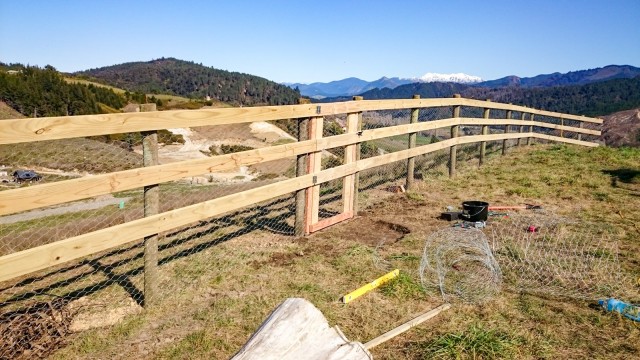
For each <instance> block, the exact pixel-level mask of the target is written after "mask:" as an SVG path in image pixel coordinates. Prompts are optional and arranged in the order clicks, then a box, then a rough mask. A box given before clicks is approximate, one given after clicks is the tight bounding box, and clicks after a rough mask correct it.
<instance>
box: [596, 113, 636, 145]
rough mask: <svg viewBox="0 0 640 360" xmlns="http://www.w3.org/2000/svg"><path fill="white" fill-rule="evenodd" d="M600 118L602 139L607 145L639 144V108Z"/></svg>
mask: <svg viewBox="0 0 640 360" xmlns="http://www.w3.org/2000/svg"><path fill="white" fill-rule="evenodd" d="M602 118H603V119H604V123H603V124H602V139H603V140H604V142H605V144H607V146H616V147H618V146H640V108H638V109H633V110H627V111H620V112H617V113H614V114H611V115H607V116H603V117H602Z"/></svg>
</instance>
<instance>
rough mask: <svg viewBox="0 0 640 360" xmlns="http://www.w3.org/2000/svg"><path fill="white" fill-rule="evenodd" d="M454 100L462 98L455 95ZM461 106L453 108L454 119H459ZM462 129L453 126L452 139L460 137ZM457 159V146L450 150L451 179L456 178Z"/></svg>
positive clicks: (452, 146)
mask: <svg viewBox="0 0 640 360" xmlns="http://www.w3.org/2000/svg"><path fill="white" fill-rule="evenodd" d="M453 97H454V98H456V99H459V98H460V94H454V95H453ZM460 108H461V106H460V105H456V106H454V107H453V117H454V118H459V117H460ZM459 128H460V126H458V125H453V126H452V127H451V138H452V139H453V138H457V137H458V129H459ZM457 157H458V147H457V145H451V148H450V149H449V177H455V176H456V161H457Z"/></svg>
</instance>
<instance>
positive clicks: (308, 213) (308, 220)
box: [304, 116, 324, 234]
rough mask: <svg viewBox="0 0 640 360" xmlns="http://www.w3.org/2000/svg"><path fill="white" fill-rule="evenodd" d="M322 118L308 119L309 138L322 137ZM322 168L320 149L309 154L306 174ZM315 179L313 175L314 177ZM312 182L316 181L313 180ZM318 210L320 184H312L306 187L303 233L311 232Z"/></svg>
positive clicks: (316, 220)
mask: <svg viewBox="0 0 640 360" xmlns="http://www.w3.org/2000/svg"><path fill="white" fill-rule="evenodd" d="M323 122H324V119H323V118H322V117H321V116H320V117H312V118H310V119H309V124H308V130H309V140H317V139H320V138H322V128H323ZM321 169H322V151H316V152H313V153H311V154H309V159H308V161H307V174H313V173H317V172H319V171H320V170H321ZM314 179H315V177H314ZM314 184H316V182H315V181H314ZM319 211H320V184H317V185H313V186H312V187H310V188H308V189H307V199H306V206H305V226H304V228H305V230H304V231H305V233H306V234H309V233H311V226H312V225H313V224H315V223H317V222H318V212H319Z"/></svg>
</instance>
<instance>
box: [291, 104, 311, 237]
mask: <svg viewBox="0 0 640 360" xmlns="http://www.w3.org/2000/svg"><path fill="white" fill-rule="evenodd" d="M298 103H299V104H310V103H311V101H310V100H309V99H304V98H300V99H298ZM308 136H309V119H298V141H305V140H307V138H308ZM307 158H308V155H307V154H301V155H298V158H297V161H296V176H302V175H306V174H307V170H308V165H307ZM306 199H307V196H306V190H305V189H300V190H298V191H296V219H295V224H294V232H295V236H304V234H305V226H304V223H305V210H306Z"/></svg>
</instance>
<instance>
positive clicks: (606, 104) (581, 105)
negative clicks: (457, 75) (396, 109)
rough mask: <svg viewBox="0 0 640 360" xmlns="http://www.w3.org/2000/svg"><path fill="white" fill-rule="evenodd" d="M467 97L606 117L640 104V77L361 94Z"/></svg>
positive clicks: (418, 86)
mask: <svg viewBox="0 0 640 360" xmlns="http://www.w3.org/2000/svg"><path fill="white" fill-rule="evenodd" d="M456 93H457V94H461V95H462V96H463V97H467V98H471V99H478V100H485V99H491V100H493V101H496V102H502V103H512V104H517V105H524V106H528V107H533V108H537V109H544V110H549V111H557V112H564V113H569V114H579V115H587V116H602V115H607V114H611V113H613V112H616V111H622V110H628V109H633V108H636V107H639V106H640V76H639V77H636V78H633V79H614V80H608V81H602V82H597V83H591V84H586V85H571V86H556V87H551V88H525V87H515V86H514V87H502V88H494V89H489V88H480V87H475V86H471V85H465V84H456V83H413V84H406V85H401V86H398V87H396V88H394V89H389V88H384V89H374V90H369V91H367V92H364V93H361V94H360V95H361V96H363V97H364V99H365V100H379V99H408V98H411V96H413V95H414V94H419V95H420V96H421V97H422V98H434V97H451V96H453V94H456ZM350 99H351V98H350V97H334V98H325V99H322V102H332V101H346V100H350Z"/></svg>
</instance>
